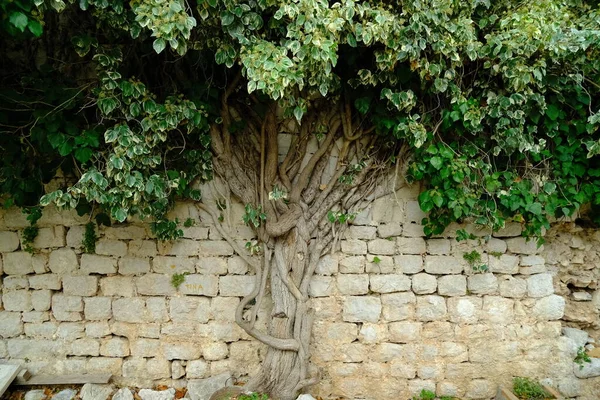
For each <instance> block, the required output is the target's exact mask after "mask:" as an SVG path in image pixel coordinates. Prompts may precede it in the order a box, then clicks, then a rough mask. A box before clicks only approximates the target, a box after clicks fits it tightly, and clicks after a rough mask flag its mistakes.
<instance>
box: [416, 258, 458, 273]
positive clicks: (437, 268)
mask: <svg viewBox="0 0 600 400" xmlns="http://www.w3.org/2000/svg"><path fill="white" fill-rule="evenodd" d="M463 264H464V261H462V260H460V259H459V258H457V257H453V256H450V257H447V256H426V257H425V272H427V273H428V274H438V275H445V274H460V273H461V272H462V271H463V268H464V265H463Z"/></svg>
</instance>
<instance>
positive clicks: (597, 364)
mask: <svg viewBox="0 0 600 400" xmlns="http://www.w3.org/2000/svg"><path fill="white" fill-rule="evenodd" d="M582 365H583V368H581V366H580V365H579V364H577V363H573V372H574V373H575V376H576V377H578V378H579V379H587V378H594V377H596V376H600V358H592V359H591V362H584V363H583V364H582Z"/></svg>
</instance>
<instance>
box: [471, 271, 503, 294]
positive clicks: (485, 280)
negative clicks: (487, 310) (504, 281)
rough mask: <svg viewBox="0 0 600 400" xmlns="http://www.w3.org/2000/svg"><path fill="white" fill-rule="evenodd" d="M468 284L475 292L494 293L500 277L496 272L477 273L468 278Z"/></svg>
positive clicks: (472, 291)
mask: <svg viewBox="0 0 600 400" xmlns="http://www.w3.org/2000/svg"><path fill="white" fill-rule="evenodd" d="M467 286H468V288H469V291H470V292H471V293H474V294H494V293H496V291H497V290H498V279H497V278H496V276H495V275H494V274H475V275H471V276H469V277H468V278H467Z"/></svg>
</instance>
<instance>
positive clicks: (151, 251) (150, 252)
mask: <svg viewBox="0 0 600 400" xmlns="http://www.w3.org/2000/svg"><path fill="white" fill-rule="evenodd" d="M128 247H129V248H128V254H129V255H130V256H132V257H154V256H156V255H157V254H158V250H157V248H156V242H155V241H153V240H131V241H130V242H129V246H128Z"/></svg>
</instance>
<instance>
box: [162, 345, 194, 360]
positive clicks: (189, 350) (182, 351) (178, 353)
mask: <svg viewBox="0 0 600 400" xmlns="http://www.w3.org/2000/svg"><path fill="white" fill-rule="evenodd" d="M161 353H162V355H163V356H164V357H165V358H166V359H167V360H169V361H170V360H196V359H198V358H200V355H201V353H202V351H201V347H200V345H199V344H197V343H191V342H189V343H186V342H178V343H168V342H165V343H162V344H161Z"/></svg>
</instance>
